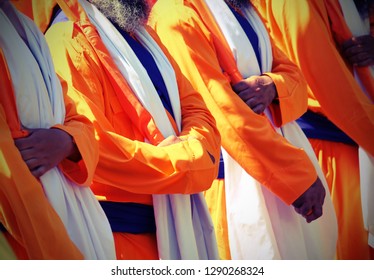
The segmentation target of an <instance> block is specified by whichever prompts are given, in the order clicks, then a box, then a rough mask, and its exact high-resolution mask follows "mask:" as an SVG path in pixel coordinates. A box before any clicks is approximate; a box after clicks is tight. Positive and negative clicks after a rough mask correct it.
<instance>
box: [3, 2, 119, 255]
mask: <svg viewBox="0 0 374 280" xmlns="http://www.w3.org/2000/svg"><path fill="white" fill-rule="evenodd" d="M8 8H9V9H12V10H13V11H14V12H15V13H16V15H17V17H18V19H19V20H20V22H21V28H22V29H23V30H24V31H25V34H26V37H27V38H26V39H25V41H26V43H25V41H24V40H22V38H21V37H20V36H19V35H18V31H17V30H16V29H15V28H14V26H13V24H12V23H11V21H10V20H9V19H8V17H7V15H6V13H5V12H4V11H3V10H0V26H1V33H0V46H1V48H2V49H3V52H4V55H5V57H6V60H7V63H8V67H9V71H10V74H11V78H12V83H13V86H14V90H15V99H16V104H17V111H18V115H19V117H20V120H21V123H22V125H23V126H24V127H27V128H50V127H51V126H53V125H55V124H63V123H64V119H65V106H64V99H63V95H62V89H61V85H60V82H59V80H58V78H57V76H56V74H55V72H54V68H53V64H52V59H51V56H50V53H49V49H48V46H47V44H46V42H45V39H44V36H43V34H42V33H41V32H40V31H39V30H38V28H37V27H36V26H35V24H34V23H33V22H32V21H31V20H30V19H29V18H27V17H26V16H24V15H22V14H21V13H19V12H18V11H16V9H14V8H13V7H12V6H11V5H10V6H9V7H8ZM40 181H41V183H42V185H43V189H44V192H45V194H46V196H47V198H48V200H49V202H50V203H51V205H52V206H53V208H54V209H55V210H56V212H57V213H58V215H59V217H60V218H61V220H62V221H63V223H64V225H65V227H66V229H67V231H68V234H69V236H70V238H71V240H72V241H73V242H74V243H75V244H76V246H77V247H78V248H79V249H80V251H81V252H82V254H83V255H84V258H85V259H115V250H114V241H113V235H112V232H111V228H110V225H109V222H108V220H107V218H106V216H105V213H104V212H103V210H102V209H101V206H100V204H99V203H98V201H97V200H96V198H95V196H94V195H93V193H92V192H91V190H90V188H89V187H81V186H78V185H76V184H75V183H73V182H71V181H70V180H69V179H67V178H66V177H65V176H64V175H63V173H62V172H61V171H60V169H59V168H58V167H55V168H53V169H51V170H50V171H48V172H47V173H45V174H44V175H43V176H41V177H40Z"/></svg>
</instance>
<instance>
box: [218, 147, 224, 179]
mask: <svg viewBox="0 0 374 280" xmlns="http://www.w3.org/2000/svg"><path fill="white" fill-rule="evenodd" d="M217 179H225V163H224V162H223V158H222V153H221V154H220V156H219V169H218V176H217Z"/></svg>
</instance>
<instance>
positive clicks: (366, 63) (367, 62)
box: [353, 58, 374, 67]
mask: <svg viewBox="0 0 374 280" xmlns="http://www.w3.org/2000/svg"><path fill="white" fill-rule="evenodd" d="M353 65H354V66H357V67H366V66H370V65H374V58H368V59H365V60H363V61H359V62H356V63H353Z"/></svg>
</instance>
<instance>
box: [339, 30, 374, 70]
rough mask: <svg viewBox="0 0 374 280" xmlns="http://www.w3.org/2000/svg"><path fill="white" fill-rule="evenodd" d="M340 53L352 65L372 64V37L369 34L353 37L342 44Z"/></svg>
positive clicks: (373, 41)
mask: <svg viewBox="0 0 374 280" xmlns="http://www.w3.org/2000/svg"><path fill="white" fill-rule="evenodd" d="M341 47H342V54H343V56H344V57H345V59H346V60H347V61H348V62H349V63H350V64H351V65H353V66H358V67H364V66H369V65H374V37H373V36H371V35H365V36H359V37H353V38H351V39H349V40H347V41H345V42H344V43H343V44H342V46H341Z"/></svg>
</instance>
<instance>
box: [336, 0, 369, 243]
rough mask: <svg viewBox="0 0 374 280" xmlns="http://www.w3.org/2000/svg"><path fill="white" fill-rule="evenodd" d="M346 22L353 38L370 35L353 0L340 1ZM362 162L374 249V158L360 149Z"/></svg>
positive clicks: (364, 203)
mask: <svg viewBox="0 0 374 280" xmlns="http://www.w3.org/2000/svg"><path fill="white" fill-rule="evenodd" d="M339 3H340V6H341V8H342V11H343V15H344V18H345V21H346V23H347V25H348V28H349V29H350V31H351V32H352V34H353V36H362V35H367V34H370V23H369V20H368V18H367V19H363V18H361V16H360V14H359V12H358V11H357V8H356V5H355V3H354V2H353V1H352V0H339ZM354 72H355V78H356V80H357V82H358V83H359V84H360V86H361V88H362V90H363V91H364V92H365V93H366V90H365V88H364V86H363V85H362V83H361V81H360V79H359V76H358V75H357V74H356V71H354ZM370 72H371V76H372V78H374V66H370ZM359 162H360V186H361V203H362V213H363V218H364V226H365V228H366V230H367V231H368V232H369V238H368V243H369V245H370V246H371V247H373V248H374V187H373V184H374V158H373V157H372V156H370V155H369V154H368V153H367V152H366V151H364V150H363V149H362V148H361V147H359Z"/></svg>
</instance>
